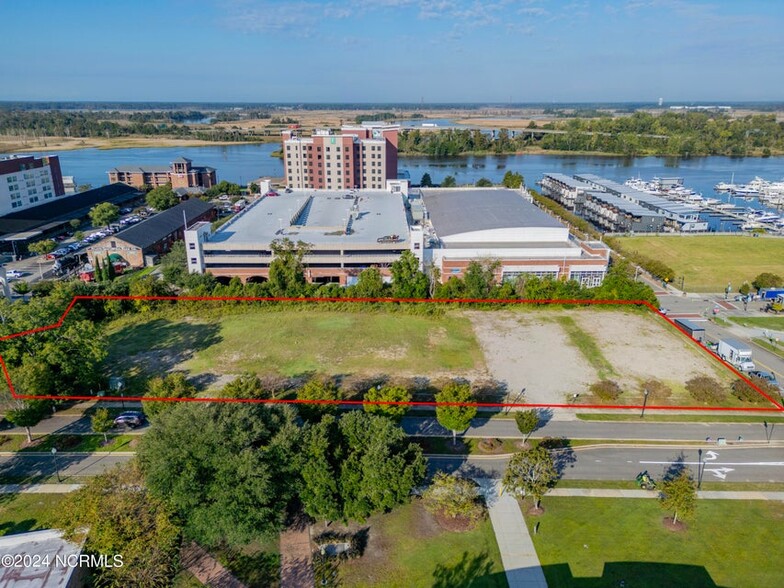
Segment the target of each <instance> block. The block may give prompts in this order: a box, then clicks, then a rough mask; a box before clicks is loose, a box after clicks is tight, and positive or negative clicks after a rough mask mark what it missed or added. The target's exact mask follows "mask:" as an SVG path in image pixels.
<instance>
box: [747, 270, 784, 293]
mask: <svg viewBox="0 0 784 588" xmlns="http://www.w3.org/2000/svg"><path fill="white" fill-rule="evenodd" d="M751 285H752V286H754V288H756V290H757V292H759V291H760V290H762V289H763V288H780V287H781V286H784V278H782V277H781V276H780V275H778V274H774V273H771V272H762V273H761V274H759V275H758V276H757V277H756V278H754V281H753V282H752V283H751Z"/></svg>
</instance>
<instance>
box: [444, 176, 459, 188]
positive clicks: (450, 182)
mask: <svg viewBox="0 0 784 588" xmlns="http://www.w3.org/2000/svg"><path fill="white" fill-rule="evenodd" d="M455 186H457V181H456V180H455V176H447V177H445V178H444V179H443V181H442V182H441V187H442V188H454V187H455Z"/></svg>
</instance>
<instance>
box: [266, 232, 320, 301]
mask: <svg viewBox="0 0 784 588" xmlns="http://www.w3.org/2000/svg"><path fill="white" fill-rule="evenodd" d="M270 248H271V249H272V254H273V259H272V263H270V269H269V287H270V291H271V293H272V295H273V296H292V297H295V296H301V295H302V294H304V292H305V286H306V282H305V267H304V265H303V263H302V260H303V259H304V257H305V255H307V253H308V251H309V250H310V246H309V245H308V244H307V243H303V242H302V241H298V242H297V243H296V244H294V242H293V241H291V240H290V239H288V238H284V239H275V240H274V241H273V242H272V243H271V245H270Z"/></svg>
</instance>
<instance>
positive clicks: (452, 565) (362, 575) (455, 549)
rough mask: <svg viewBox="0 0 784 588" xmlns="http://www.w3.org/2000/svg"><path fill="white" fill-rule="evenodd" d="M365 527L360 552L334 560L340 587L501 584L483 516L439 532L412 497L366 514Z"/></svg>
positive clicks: (502, 576)
mask: <svg viewBox="0 0 784 588" xmlns="http://www.w3.org/2000/svg"><path fill="white" fill-rule="evenodd" d="M368 526H369V527H370V532H369V541H368V546H367V549H366V550H365V554H364V555H363V556H362V557H360V558H359V559H355V560H350V561H347V562H345V563H342V564H340V568H339V569H340V580H341V582H342V585H343V586H347V587H348V586H385V587H389V588H392V587H401V588H414V587H423V588H424V587H432V586H439V587H443V588H446V587H452V586H470V587H472V588H485V587H487V588H489V587H496V586H497V587H499V588H501V587H505V586H507V583H506V575H505V574H504V571H503V566H502V564H501V554H500V553H499V551H498V545H497V544H496V542H495V535H494V534H493V527H492V525H491V524H490V519H489V518H488V519H486V520H484V521H482V522H481V523H480V524H479V525H478V526H477V528H476V529H474V530H472V531H468V532H465V533H454V532H450V531H444V530H442V529H441V528H440V527H439V526H438V524H437V523H436V522H435V519H433V517H432V516H431V515H430V514H429V513H428V512H427V511H426V510H425V509H424V507H422V505H421V504H420V503H419V502H418V501H415V502H414V503H412V504H408V505H406V506H402V507H400V508H396V509H395V510H394V511H392V512H390V513H388V514H384V515H377V516H373V517H371V518H370V519H369V520H368Z"/></svg>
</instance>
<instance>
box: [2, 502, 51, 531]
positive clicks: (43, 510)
mask: <svg viewBox="0 0 784 588" xmlns="http://www.w3.org/2000/svg"><path fill="white" fill-rule="evenodd" d="M63 498H65V494H0V535H12V534H15V533H26V532H27V531H38V530H41V529H49V528H51V524H52V523H51V521H52V516H53V514H54V512H55V511H56V510H57V507H58V505H59V504H60V502H61V501H62V500H63Z"/></svg>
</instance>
